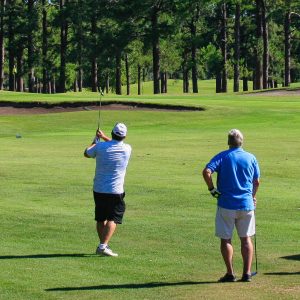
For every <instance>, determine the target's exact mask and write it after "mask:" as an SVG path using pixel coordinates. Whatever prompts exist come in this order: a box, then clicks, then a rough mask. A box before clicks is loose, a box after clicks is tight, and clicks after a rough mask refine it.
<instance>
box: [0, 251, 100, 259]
mask: <svg viewBox="0 0 300 300" xmlns="http://www.w3.org/2000/svg"><path fill="white" fill-rule="evenodd" d="M91 256H95V254H84V253H71V254H33V255H2V256H0V260H1V259H20V258H30V259H33V258H57V257H91Z"/></svg>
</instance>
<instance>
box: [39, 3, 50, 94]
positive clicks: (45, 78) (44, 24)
mask: <svg viewBox="0 0 300 300" xmlns="http://www.w3.org/2000/svg"><path fill="white" fill-rule="evenodd" d="M42 7H43V8H42V10H43V12H42V15H43V17H42V61H43V67H42V68H43V71H42V72H43V79H42V80H43V89H42V92H43V93H44V94H45V93H47V92H48V91H47V82H48V76H47V51H48V32H47V9H46V0H43V1H42ZM52 93H53V91H52Z"/></svg>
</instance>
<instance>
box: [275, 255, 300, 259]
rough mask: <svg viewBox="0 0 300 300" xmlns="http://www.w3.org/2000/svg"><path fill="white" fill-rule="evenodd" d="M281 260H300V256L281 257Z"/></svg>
mask: <svg viewBox="0 0 300 300" xmlns="http://www.w3.org/2000/svg"><path fill="white" fill-rule="evenodd" d="M280 258H284V259H289V260H300V254H296V255H288V256H281V257H280Z"/></svg>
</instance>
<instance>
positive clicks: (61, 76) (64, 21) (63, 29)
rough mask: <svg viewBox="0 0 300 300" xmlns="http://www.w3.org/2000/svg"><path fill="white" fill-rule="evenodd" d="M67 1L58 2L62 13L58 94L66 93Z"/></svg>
mask: <svg viewBox="0 0 300 300" xmlns="http://www.w3.org/2000/svg"><path fill="white" fill-rule="evenodd" d="M67 4H68V0H60V9H61V11H62V17H61V26H60V70H59V71H60V74H59V92H60V93H65V92H66V59H67V57H66V56H67V47H68V45H67V42H68V23H67V19H66V16H65V15H64V10H65V8H66V5H67Z"/></svg>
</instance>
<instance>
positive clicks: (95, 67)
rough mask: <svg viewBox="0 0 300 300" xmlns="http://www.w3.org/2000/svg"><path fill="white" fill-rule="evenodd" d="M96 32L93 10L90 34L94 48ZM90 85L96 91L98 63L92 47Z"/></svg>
mask: <svg viewBox="0 0 300 300" xmlns="http://www.w3.org/2000/svg"><path fill="white" fill-rule="evenodd" d="M96 34H97V16H96V15H95V12H94V13H93V15H92V17H91V35H92V40H93V43H94V45H93V47H94V48H96V46H97V45H96ZM91 65H92V66H91V67H92V68H91V81H92V82H91V85H92V92H97V86H98V65H97V57H96V53H95V51H94V49H92V56H91Z"/></svg>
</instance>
